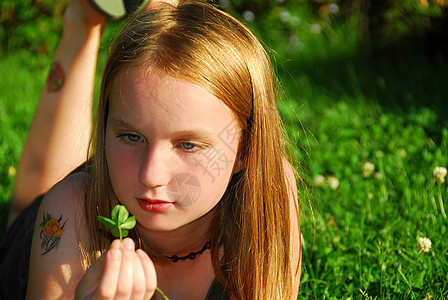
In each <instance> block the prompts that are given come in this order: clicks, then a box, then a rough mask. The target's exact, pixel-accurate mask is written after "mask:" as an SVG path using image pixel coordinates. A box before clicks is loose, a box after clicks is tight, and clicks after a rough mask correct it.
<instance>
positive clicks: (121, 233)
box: [118, 226, 123, 241]
mask: <svg viewBox="0 0 448 300" xmlns="http://www.w3.org/2000/svg"><path fill="white" fill-rule="evenodd" d="M118 233H119V234H120V241H122V240H123V232H122V231H121V227H120V226H118Z"/></svg>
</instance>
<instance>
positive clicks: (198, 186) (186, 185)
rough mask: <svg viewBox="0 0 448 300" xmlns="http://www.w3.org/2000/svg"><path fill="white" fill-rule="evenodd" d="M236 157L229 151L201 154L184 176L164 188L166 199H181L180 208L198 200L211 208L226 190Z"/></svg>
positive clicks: (185, 170) (192, 162)
mask: <svg viewBox="0 0 448 300" xmlns="http://www.w3.org/2000/svg"><path fill="white" fill-rule="evenodd" d="M235 156H236V155H235V154H234V153H233V152H232V151H224V150H222V149H221V150H216V149H209V150H206V151H202V152H201V153H200V154H198V155H197V156H195V157H194V159H193V160H192V161H191V162H190V164H189V166H188V168H185V169H184V172H183V173H180V174H177V175H176V176H174V178H173V180H172V181H171V182H170V184H169V185H168V187H167V191H168V192H169V195H170V196H172V197H175V196H177V197H178V199H179V198H182V199H183V200H182V201H181V202H182V206H188V205H191V204H194V203H195V202H196V201H198V200H200V199H204V201H207V203H208V204H209V205H210V206H214V205H215V204H216V203H217V202H218V201H219V200H220V199H221V197H222V196H223V195H224V192H225V191H226V189H227V186H228V184H229V181H230V179H231V176H232V174H233V172H232V171H233V165H234V163H235ZM172 199H173V198H172Z"/></svg>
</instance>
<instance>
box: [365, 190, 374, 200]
mask: <svg viewBox="0 0 448 300" xmlns="http://www.w3.org/2000/svg"><path fill="white" fill-rule="evenodd" d="M366 197H367V199H369V200H371V199H373V194H372V193H370V192H368V193H367V194H366Z"/></svg>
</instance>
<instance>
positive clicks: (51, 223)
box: [40, 213, 67, 255]
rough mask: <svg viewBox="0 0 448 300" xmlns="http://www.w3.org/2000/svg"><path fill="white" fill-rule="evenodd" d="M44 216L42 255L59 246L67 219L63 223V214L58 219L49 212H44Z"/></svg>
mask: <svg viewBox="0 0 448 300" xmlns="http://www.w3.org/2000/svg"><path fill="white" fill-rule="evenodd" d="M42 218H43V221H42V223H40V227H41V228H42V230H41V232H40V238H41V239H42V245H41V248H42V250H43V253H42V255H45V254H47V253H48V252H50V251H51V250H53V249H54V248H56V249H57V248H58V246H59V241H60V240H61V236H62V233H63V232H64V226H65V223H66V222H67V220H66V221H65V222H64V224H62V225H61V220H62V215H61V216H60V217H59V219H58V220H56V219H55V218H53V216H52V215H50V214H49V213H47V214H46V215H45V214H44V215H43V216H42Z"/></svg>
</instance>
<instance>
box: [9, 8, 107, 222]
mask: <svg viewBox="0 0 448 300" xmlns="http://www.w3.org/2000/svg"><path fill="white" fill-rule="evenodd" d="M104 24H105V17H103V16H101V15H99V14H98V13H97V12H95V11H94V10H93V9H92V8H91V7H90V6H89V5H88V3H87V1H86V0H72V1H71V2H70V4H69V6H68V7H67V9H66V11H65V13H64V32H63V35H62V39H61V41H60V44H59V47H58V49H57V52H56V54H55V57H54V62H53V66H52V70H53V71H50V75H49V80H47V82H46V83H45V86H44V88H43V90H42V93H41V96H40V99H39V103H38V106H37V109H36V112H35V115H34V118H33V121H32V124H31V127H30V129H29V132H28V136H27V139H26V141H25V145H24V149H23V152H22V156H21V159H20V162H19V166H18V170H17V176H16V181H15V186H14V191H13V199H12V202H11V212H10V217H9V221H8V223H11V222H12V220H13V219H14V218H15V217H16V216H17V214H18V213H20V212H21V211H22V210H23V209H24V208H25V207H27V206H28V205H29V204H30V203H31V202H32V201H33V200H34V198H35V197H36V196H38V195H39V194H43V193H45V192H46V191H48V190H49V189H50V188H51V187H52V186H53V185H54V184H56V183H57V182H58V181H59V180H61V179H62V178H63V177H64V176H66V175H67V174H68V173H69V172H70V171H72V170H73V169H74V168H76V167H77V166H78V165H80V164H81V163H83V162H84V161H85V160H86V158H87V148H88V145H89V138H90V132H91V122H92V120H91V119H92V94H93V83H94V76H95V70H96V61H97V56H98V49H99V43H100V38H101V34H102V30H103V25H104ZM61 80H62V81H61ZM61 200H62V199H61Z"/></svg>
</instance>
